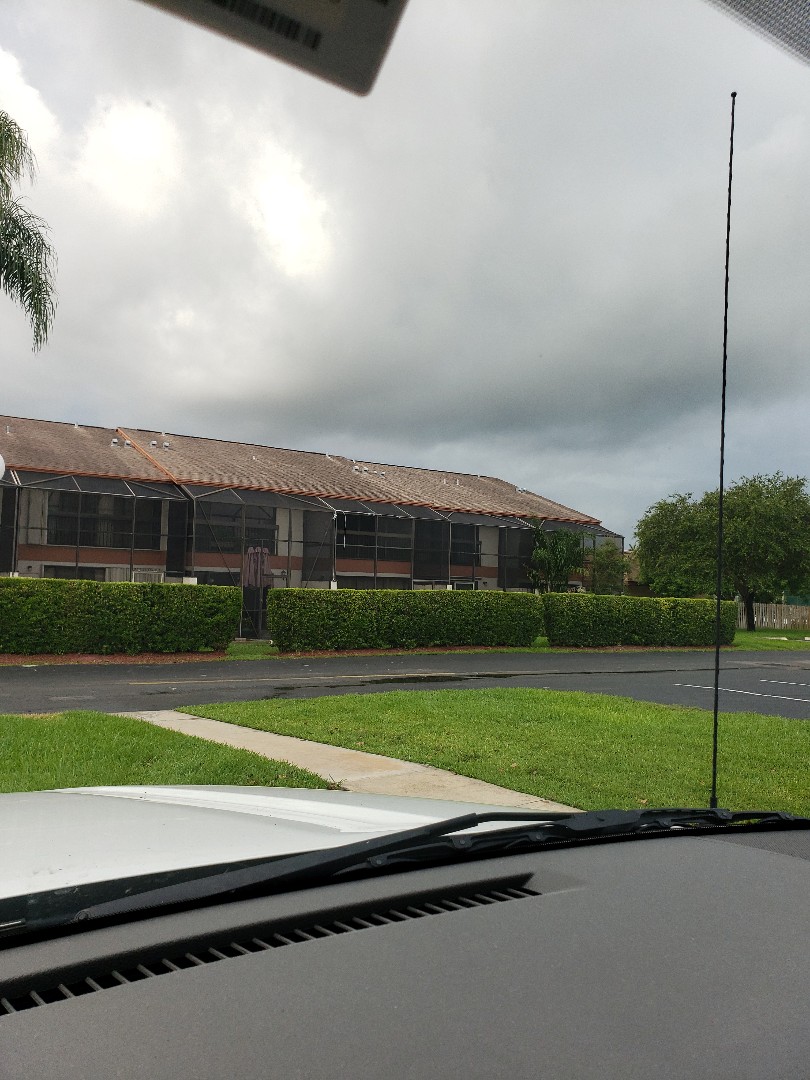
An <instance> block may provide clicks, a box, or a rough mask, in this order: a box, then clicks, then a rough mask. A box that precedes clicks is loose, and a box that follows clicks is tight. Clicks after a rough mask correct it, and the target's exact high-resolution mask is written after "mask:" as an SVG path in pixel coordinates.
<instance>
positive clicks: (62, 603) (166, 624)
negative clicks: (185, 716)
mask: <svg viewBox="0 0 810 1080" xmlns="http://www.w3.org/2000/svg"><path fill="white" fill-rule="evenodd" d="M241 604H242V599H241V593H240V590H239V589H237V588H232V587H230V586H220V585H153V584H143V585H141V584H129V583H121V584H117V583H115V584H114V583H109V584H107V583H101V582H97V581H62V580H55V579H50V578H36V579H33V578H0V653H25V654H27V655H33V654H38V653H73V652H81V653H138V652H166V653H172V652H197V651H199V650H201V649H223V648H225V646H226V645H227V644H228V643H229V642H230V641H232V640H233V638H234V637H235V635H236V631H237V627H238V625H239V616H240V613H241Z"/></svg>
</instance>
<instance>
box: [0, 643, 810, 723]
mask: <svg viewBox="0 0 810 1080" xmlns="http://www.w3.org/2000/svg"><path fill="white" fill-rule="evenodd" d="M713 677H714V655H713V653H711V652H682V653H681V652H668V653H588V654H577V653H546V654H538V653H488V654H464V653H446V654H442V655H438V654H433V655H429V656H363V657H358V656H351V657H349V656H347V657H329V658H324V659H308V660H307V659H295V660H292V659H288V660H257V661H245V660H242V661H239V660H232V661H202V662H199V663H191V664H161V665H154V666H150V665H141V664H109V665H98V666H93V665H82V664H75V665H53V666H49V665H41V666H31V667H0V711H2V712H8V713H40V712H57V711H63V710H65V709H98V710H100V711H102V712H119V711H120V712H125V711H127V712H134V711H137V710H143V709H173V708H176V707H177V706H179V705H188V706H193V705H202V704H206V703H212V702H218V701H250V700H256V699H261V698H309V697H320V696H325V695H330V694H346V693H375V692H381V691H386V690H409V689H424V690H436V689H447V688H459V689H477V688H480V687H495V686H497V687H504V686H525V687H534V688H546V689H552V690H585V691H588V692H590V693H599V694H615V695H622V696H625V697H631V698H635V699H636V700H638V701H655V702H661V703H663V704H670V705H694V706H698V707H699V708H704V709H711V708H712V701H713V691H712V685H713ZM720 687H721V690H720V708H721V709H722V710H723V711H726V712H757V713H763V714H773V715H778V716H785V717H789V718H792V719H797V720H807V719H810V652H744V653H742V652H741V653H737V652H735V653H733V654H727V653H724V654H723V655H722V657H721V672H720Z"/></svg>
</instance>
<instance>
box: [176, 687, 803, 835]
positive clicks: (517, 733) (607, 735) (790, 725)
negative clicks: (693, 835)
mask: <svg viewBox="0 0 810 1080" xmlns="http://www.w3.org/2000/svg"><path fill="white" fill-rule="evenodd" d="M185 711H187V712H191V713H194V714H196V715H198V716H208V717H213V718H214V719H216V720H224V721H227V722H229V723H233V724H241V725H242V726H244V727H253V728H259V729H261V730H264V731H274V732H278V733H280V734H284V735H297V736H299V737H301V738H304V739H313V740H316V741H318V742H323V743H331V744H333V745H335V746H346V747H349V748H352V749H355V748H356V749H362V750H367V751H371V752H373V753H378V754H386V755H389V756H392V757H398V758H405V759H407V760H410V761H417V762H421V763H423V764H427V765H435V766H437V767H438V768H441V769H449V770H450V771H452V772H455V773H459V774H461V775H463V776H472V777H476V778H478V779H480V780H486V781H489V782H490V783H493V784H499V785H500V786H502V787H508V788H513V789H515V790H517V791H523V792H527V793H529V794H533V795H539V796H541V797H544V798H547V799H554V800H556V801H559V802H563V803H568V804H569V805H571V806H579V807H581V808H583V809H595V808H598V807H609V806H614V807H627V808H630V807H640V806H706V805H707V803H708V798H709V789H710V782H711V781H710V762H711V713H709V712H706V711H704V710H702V709H685V708H679V707H675V706H668V705H652V704H646V703H640V702H636V701H631V700H629V699H627V698H616V697H609V696H607V695H601V694H583V693H572V692H566V691H547V690H524V689H508V690H439V691H418V690H409V691H395V692H387V693H383V694H346V695H340V696H336V697H326V698H315V699H310V700H297V701H257V702H240V703H238V704H226V705H201V706H195V707H194V708H189V709H187V710H185ZM808 760H810V725H808V724H806V723H803V722H802V721H797V720H785V719H783V718H781V717H771V716H759V715H754V714H751V713H724V714H722V716H721V722H720V741H719V782H718V799H719V802H720V805H721V806H726V807H730V808H732V809H749V810H751V809H766V810H767V809H780V810H790V811H792V812H794V813H801V814H810V782H809V781H808V769H807V762H808Z"/></svg>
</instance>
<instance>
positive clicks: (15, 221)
mask: <svg viewBox="0 0 810 1080" xmlns="http://www.w3.org/2000/svg"><path fill="white" fill-rule="evenodd" d="M35 176H36V160H35V159H34V155H33V152H32V150H31V148H30V146H29V145H28V137H27V135H26V134H25V132H24V131H23V129H22V128H21V127H20V126H19V124H17V123H16V122H15V121H14V120H12V119H11V117H10V116H9V115H8V113H5V112H3V111H2V110H0V288H2V290H3V292H5V293H7V294H8V295H9V296H10V297H11V299H12V300H16V301H17V302H18V303H19V304H20V305H21V307H22V309H23V311H24V312H25V314H26V315H27V316H28V319H29V321H30V323H31V327H32V329H33V331H34V349H35V350H36V349H40V348H41V347H42V346H43V345H44V344H45V341H46V340H47V338H48V332H49V331H50V329H51V324H52V322H53V317H54V312H55V311H56V298H55V294H54V269H55V266H56V253H55V251H54V249H53V248H52V247H51V245H50V243H49V241H48V235H47V234H48V226H47V225H46V223H45V222H44V221H43V220H42V218H38V217H37V216H36V215H35V214H32V213H31V212H30V210H28V208H27V207H26V206H25V203H24V201H23V200H22V199H21V198H18V197H15V196H14V185H15V184H17V183H19V182H20V181H21V180H22V179H23V178H26V177H27V178H28V179H30V180H32V181H33V180H34V178H35Z"/></svg>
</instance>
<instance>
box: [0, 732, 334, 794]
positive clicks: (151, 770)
mask: <svg viewBox="0 0 810 1080" xmlns="http://www.w3.org/2000/svg"><path fill="white" fill-rule="evenodd" d="M116 784H240V785H241V784H248V785H259V786H262V787H310V788H322V787H326V786H327V784H326V783H325V782H324V781H323V780H321V779H320V777H317V776H314V775H313V774H312V773H308V772H306V771H305V770H304V769H299V768H297V767H296V766H295V765H288V764H287V763H286V762H282V761H269V760H268V759H267V758H263V757H261V756H260V755H258V754H253V753H251V752H250V751H248V750H236V749H233V748H232V747H228V746H218V745H216V744H214V743H209V742H206V741H205V740H204V739H197V738H194V737H192V736H189V735H181V734H180V733H179V732H176V731H168V730H166V729H165V728H158V727H155V726H154V725H152V724H147V723H144V721H142V720H133V719H130V718H129V717H124V716H108V715H106V714H104V713H96V712H65V713H55V714H52V715H48V716H4V715H0V791H38V790H41V789H42V788H60V787H91V786H104V785H116Z"/></svg>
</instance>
